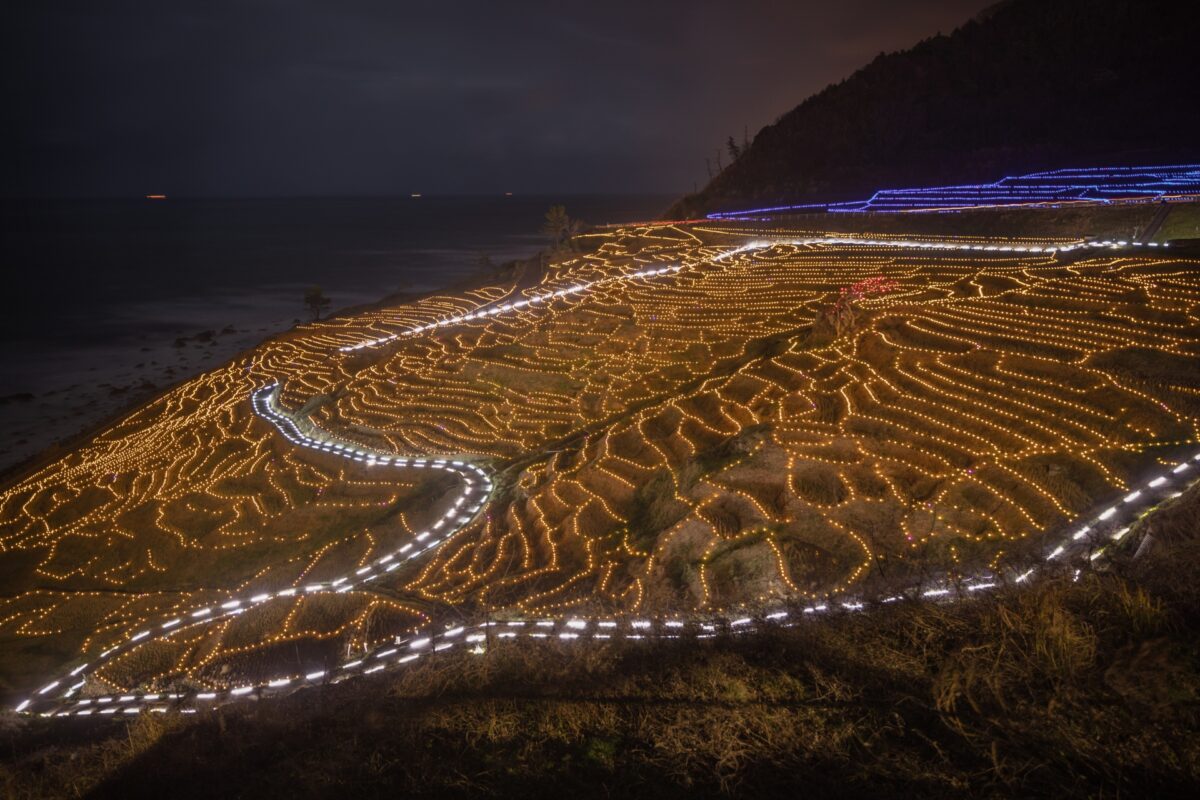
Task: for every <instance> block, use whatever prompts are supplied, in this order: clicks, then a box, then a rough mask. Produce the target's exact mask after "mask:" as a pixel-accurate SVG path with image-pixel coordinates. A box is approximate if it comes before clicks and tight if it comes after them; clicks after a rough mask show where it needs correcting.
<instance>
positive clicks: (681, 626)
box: [15, 237, 1200, 717]
mask: <svg viewBox="0 0 1200 800" xmlns="http://www.w3.org/2000/svg"><path fill="white" fill-rule="evenodd" d="M781 244H783V245H812V244H832V245H868V246H887V247H906V248H917V249H928V250H964V249H966V250H977V249H978V250H983V251H995V252H1004V253H1009V252H1023V253H1035V254H1036V253H1054V252H1068V251H1069V250H1073V249H1079V248H1089V247H1104V248H1124V247H1127V246H1131V245H1136V244H1138V243H1136V242H1127V241H1108V240H1106V241H1103V242H1079V243H1076V244H1065V245H1064V244H1054V245H1045V246H1035V245H1028V244H1022V245H1007V244H988V245H977V244H965V243H947V242H930V241H911V240H890V239H861V238H851V237H815V238H809V239H791V240H782V239H781V240H761V241H756V242H752V243H749V244H747V245H744V246H742V247H738V248H735V249H732V250H729V251H726V252H725V253H722V254H720V255H718V256H716V257H715V258H714V259H713V261H714V262H719V261H722V260H724V259H727V258H729V257H732V256H734V255H737V254H739V253H743V252H748V251H753V250H758V249H763V248H767V247H772V246H776V245H781ZM680 269H682V266H681V265H676V266H671V267H664V268H661V269H656V270H644V271H643V272H641V273H637V274H631V275H623V276H619V277H617V278H606V279H602V280H600V281H594V282H591V283H584V284H576V285H575V286H572V287H569V288H568V289H564V290H561V291H558V292H554V293H552V294H546V295H541V297H542V299H543V300H546V299H550V298H555V297H562V296H565V295H567V294H577V293H580V292H583V291H586V290H587V289H588V288H590V287H592V286H595V285H597V284H600V283H608V282H610V281H613V280H624V279H628V278H633V277H642V278H644V277H650V276H657V275H662V274H666V273H669V272H677V271H678V270H680ZM531 301H532V298H531ZM514 307H516V304H505V305H503V306H497V307H495V308H493V309H488V311H487V312H486V313H483V312H476V313H475V314H474V315H465V316H462V317H459V318H453V319H450V320H443V321H441V322H438V323H431V324H429V325H426V326H423V327H422V328H421V329H417V330H430V329H433V328H436V327H439V326H442V325H449V324H453V322H454V321H465V320H466V319H469V318H479V317H486V316H492V315H494V314H498V313H503V312H504V311H507V310H513V309H514ZM417 330H414V331H412V332H414V333H415V332H417ZM391 338H396V337H391ZM362 346H370V344H369V343H368V344H365V345H362ZM343 349H346V348H343ZM352 349H357V348H352ZM278 396H279V386H278V384H272V385H269V386H266V387H264V388H262V389H260V390H258V391H256V392H255V393H254V394H253V395H252V397H251V402H252V405H253V407H254V410H255V412H256V413H257V414H258V415H259V416H261V417H263V418H264V419H266V420H268V421H270V422H271V423H272V425H274V426H275V428H276V429H277V430H279V432H280V433H281V434H283V436H284V437H285V438H287V439H288V440H289V441H291V442H292V443H294V444H297V445H299V446H302V447H307V448H310V449H313V450H318V451H321V452H325V453H328V454H331V455H336V456H340V457H342V458H346V459H349V460H352V461H356V462H360V463H363V464H365V465H367V466H369V467H370V466H385V467H387V466H391V467H401V468H428V469H439V470H445V471H448V472H451V473H455V474H457V475H459V477H460V478H461V479H462V480H463V482H464V489H463V493H462V494H461V495H460V496H459V497H458V498H457V500H456V501H455V503H454V506H453V508H451V510H450V511H448V512H447V513H446V515H444V516H443V517H442V518H441V519H440V520H439V521H438V522H436V523H434V525H433V526H431V528H430V530H428V531H422V532H421V533H419V534H417V536H416V540H417V542H418V543H419V545H418V546H414V544H413V543H409V544H406V545H404V546H403V547H401V548H399V549H398V550H396V551H394V552H392V553H390V554H388V555H385V556H383V557H381V558H379V559H376V560H375V561H374V562H373V563H372V565H370V566H367V567H363V568H361V569H359V570H357V571H356V572H354V573H353V574H351V575H345V576H342V577H339V578H336V579H334V580H331V581H326V582H321V583H311V584H308V585H307V586H305V587H303V588H302V589H301V588H297V587H289V588H286V589H282V590H279V591H276V592H264V593H260V594H256V595H254V596H252V597H248V598H245V599H234V600H229V601H227V602H225V603H221V604H220V605H219V606H208V607H205V608H201V609H197V610H195V611H192V612H190V613H187V614H185V615H182V616H177V617H175V618H173V619H170V620H167V621H166V622H163V623H161V624H159V625H157V626H154V627H150V628H146V629H143V630H141V631H139V632H137V633H134V634H132V635H131V636H130V637H129V638H128V639H127V640H126V641H125V642H122V643H121V644H118V645H116V646H114V647H112V648H109V649H108V650H105V651H104V652H102V653H101V654H100V655H99V656H98V657H97V659H96V660H95V661H94V662H92V663H84V664H81V665H79V666H77V667H75V668H74V669H73V670H71V671H70V672H69V673H67V674H66V675H64V676H62V677H60V678H58V679H56V680H53V681H51V682H50V683H48V684H47V685H46V686H44V687H42V688H41V689H39V690H38V691H37V692H36V693H35V694H34V695H33V696H31V697H29V698H27V699H25V700H22V701H21V702H20V703H19V704H18V705H17V706H16V708H15V710H16V711H17V712H20V713H25V714H37V715H40V716H46V717H62V716H79V717H86V716H92V715H112V714H122V715H124V714H130V715H133V714H139V713H142V712H155V713H165V712H166V711H168V710H171V709H175V710H178V711H180V712H182V713H195V712H196V711H197V709H199V708H206V707H214V706H216V705H221V704H225V703H231V702H236V701H240V700H247V699H257V698H261V697H267V696H272V695H280V694H286V693H290V692H291V691H294V690H296V689H299V688H304V687H312V686H319V685H324V684H333V683H340V682H342V681H345V680H348V679H351V678H354V677H359V676H362V675H370V674H375V673H378V672H382V671H384V670H389V669H397V668H400V667H402V666H404V665H407V664H411V663H413V662H415V661H417V660H419V659H421V658H422V657H424V656H427V655H430V654H433V653H438V652H443V651H446V650H450V649H453V648H456V647H463V648H464V649H472V650H475V651H477V652H483V648H485V647H486V646H487V644H489V643H494V642H500V641H506V640H510V639H521V638H523V639H529V640H534V639H544V640H550V639H554V640H559V641H564V642H574V641H594V640H599V641H606V640H631V641H637V640H651V641H652V640H659V639H677V638H681V637H684V636H690V637H695V638H709V637H714V636H717V635H721V634H743V633H751V632H754V631H758V630H760V629H762V628H764V627H766V626H769V625H785V626H786V625H792V624H795V622H796V619H798V618H803V617H806V616H818V615H820V614H823V613H826V612H830V611H843V612H853V611H861V610H864V609H868V608H874V607H879V606H881V605H884V604H890V603H895V602H898V601H902V600H917V599H923V600H927V601H940V602H949V601H954V600H959V599H964V598H969V597H972V596H978V595H979V594H980V593H982V592H986V591H988V590H990V589H994V588H996V587H998V586H1002V585H1005V584H1007V583H1009V582H1010V581H1011V582H1015V583H1018V584H1022V583H1025V582H1026V581H1027V580H1028V579H1029V578H1030V577H1032V576H1033V575H1035V574H1036V573H1037V572H1038V570H1039V569H1054V570H1057V569H1062V568H1065V567H1068V566H1071V565H1075V564H1080V563H1083V562H1084V561H1085V559H1086V562H1089V563H1090V562H1094V561H1096V560H1097V559H1099V558H1101V557H1102V556H1103V555H1104V552H1105V550H1106V549H1107V547H1108V546H1110V545H1111V544H1113V543H1115V542H1118V541H1120V539H1121V538H1123V537H1124V536H1125V534H1126V533H1128V532H1129V529H1130V525H1131V524H1132V522H1133V518H1134V517H1135V515H1136V514H1138V513H1139V512H1141V511H1144V510H1146V509H1149V508H1150V507H1152V506H1154V505H1157V504H1158V503H1160V502H1162V501H1163V500H1164V499H1167V498H1169V497H1177V496H1178V495H1179V494H1180V493H1181V492H1182V490H1183V488H1184V487H1185V486H1186V485H1188V484H1190V483H1192V482H1194V481H1188V480H1187V479H1188V478H1189V477H1190V475H1191V474H1192V473H1191V472H1190V470H1193V469H1196V468H1198V467H1200V452H1197V453H1196V454H1194V455H1193V456H1192V457H1191V458H1190V459H1189V460H1187V461H1183V462H1180V463H1178V464H1176V465H1174V466H1173V467H1171V468H1169V469H1168V471H1166V472H1163V473H1162V474H1160V475H1158V476H1156V477H1154V478H1152V479H1151V480H1149V481H1148V482H1147V483H1146V484H1145V485H1143V486H1142V488H1140V489H1137V490H1135V491H1132V492H1130V493H1129V494H1127V495H1125V496H1124V497H1123V498H1122V499H1121V500H1119V501H1118V502H1116V503H1114V504H1113V505H1111V506H1110V507H1108V508H1106V509H1104V510H1103V511H1101V512H1100V513H1099V514H1098V515H1096V516H1095V517H1093V518H1092V519H1091V520H1090V521H1089V522H1087V523H1086V524H1081V523H1082V520H1080V521H1077V522H1076V523H1075V524H1074V525H1072V526H1070V527H1072V528H1074V531H1073V532H1072V533H1070V534H1069V535H1068V536H1067V537H1066V538H1065V539H1064V540H1062V541H1061V543H1059V544H1058V545H1057V546H1055V547H1054V548H1053V549H1051V550H1049V552H1047V553H1046V554H1045V555H1044V566H1043V567H1040V568H1039V567H1032V568H1029V569H1026V570H1024V571H1022V572H1020V573H1019V574H1016V573H1015V571H1013V572H1012V573H1003V574H1001V573H996V572H984V573H981V574H978V575H975V576H972V577H966V578H958V579H955V580H948V581H945V582H943V583H940V584H934V585H929V584H925V585H920V586H915V587H910V588H909V589H905V590H899V591H897V592H896V593H895V594H892V595H890V596H887V597H883V598H873V597H872V598H868V597H864V596H863V595H861V594H840V595H834V596H831V597H829V598H828V599H827V600H825V601H824V602H821V603H814V604H810V605H808V606H804V607H801V608H790V607H789V608H777V609H775V610H771V611H767V612H764V613H763V615H762V616H760V617H751V616H745V617H739V618H729V617H723V616H707V617H705V616H699V615H693V616H690V617H687V618H648V619H616V618H609V619H605V618H595V617H583V616H580V615H576V616H571V617H557V618H540V619H534V620H508V621H492V620H488V621H484V622H479V623H475V624H473V625H469V626H467V625H456V626H452V627H449V628H444V629H442V630H440V631H437V630H434V629H432V628H430V629H426V630H425V631H423V632H421V633H417V634H413V635H411V636H404V637H397V638H396V639H395V640H394V641H393V642H389V643H387V644H385V645H380V646H378V647H376V648H374V649H373V650H371V651H368V652H366V653H364V654H362V655H361V656H357V657H355V658H353V659H349V660H347V661H345V662H343V663H341V664H339V665H338V666H337V667H334V668H332V669H330V670H317V671H314V672H307V673H304V674H288V675H279V676H276V677H274V678H270V679H267V680H264V681H262V682H258V683H249V684H244V685H240V686H234V687H230V688H227V689H223V690H212V691H197V690H187V691H170V692H166V691H164V692H152V693H143V692H132V693H126V694H107V695H99V696H93V697H86V698H77V697H76V695H77V693H78V692H79V691H80V689H82V688H83V686H84V683H85V682H86V678H87V677H88V676H89V675H90V674H91V673H93V672H95V671H96V670H97V669H99V668H101V667H102V666H103V665H104V664H105V663H107V662H108V661H110V660H111V659H112V658H113V657H114V656H117V655H120V654H123V653H125V652H127V651H129V650H131V649H133V648H135V647H139V646H141V645H143V644H146V643H147V642H150V641H154V640H156V639H165V638H168V637H171V636H173V635H175V634H176V633H178V632H179V631H183V630H189V629H194V628H196V627H199V626H203V625H209V624H211V623H212V622H214V621H216V620H220V619H228V618H231V617H234V616H237V615H240V614H242V613H245V611H247V610H248V609H250V608H253V607H255V606H259V605H261V604H263V603H266V602H269V601H271V600H273V599H277V598H281V597H294V596H296V595H299V594H319V593H344V592H349V591H351V590H353V589H355V588H358V587H362V586H365V585H366V584H368V583H369V582H371V581H374V580H376V579H378V578H380V577H382V576H384V575H386V574H387V573H389V572H392V571H394V570H396V569H398V568H399V567H400V566H401V565H403V564H404V563H406V562H408V561H410V560H412V559H414V558H416V557H418V556H420V555H424V554H427V553H429V552H430V551H431V550H433V549H434V548H436V547H437V546H438V545H440V544H441V543H443V542H445V540H446V539H447V538H449V537H450V536H451V535H453V534H454V533H456V532H457V531H459V530H461V529H462V528H463V527H464V526H465V525H467V524H468V523H470V522H471V520H473V519H474V517H475V515H477V514H478V513H479V511H480V510H481V509H482V507H483V505H484V504H485V503H486V500H487V497H488V496H489V495H490V493H491V491H492V487H493V484H492V481H491V478H490V477H489V476H488V474H487V473H486V472H485V471H484V470H483V469H482V468H480V467H478V466H476V465H474V464H470V463H469V462H466V461H461V460H448V459H446V458H436V459H431V458H403V457H397V456H395V455H394V454H388V453H383V452H380V451H377V450H372V449H369V448H364V447H361V446H360V445H357V444H356V443H352V442H345V441H340V440H337V439H335V438H333V437H329V436H326V435H323V434H322V433H320V432H316V429H315V428H310V425H311V424H302V423H301V422H300V421H298V420H297V419H296V418H295V417H293V416H292V415H291V414H289V413H288V412H286V411H284V410H283V409H282V408H281V407H280V406H279V404H278ZM310 429H311V430H313V431H314V433H315V435H310V434H309V433H306V432H305V431H306V430H310ZM472 501H473V502H472ZM464 506H466V508H465V509H464ZM452 520H453V524H451V521H452ZM1076 526H1079V527H1076ZM442 528H445V530H444V531H443V530H441V529H442ZM466 646H470V647H469V648H467V647H466ZM63 687H65V689H64V690H63V691H61V692H60V693H58V694H51V693H52V692H55V690H58V689H63Z"/></svg>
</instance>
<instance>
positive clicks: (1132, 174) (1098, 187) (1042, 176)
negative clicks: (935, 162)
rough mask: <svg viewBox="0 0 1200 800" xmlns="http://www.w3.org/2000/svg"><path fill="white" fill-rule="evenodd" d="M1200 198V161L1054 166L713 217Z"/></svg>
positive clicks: (719, 214) (726, 212) (754, 209)
mask: <svg viewBox="0 0 1200 800" xmlns="http://www.w3.org/2000/svg"><path fill="white" fill-rule="evenodd" d="M1198 197H1200V164H1177V165H1171V166H1157V167H1092V168H1086V169H1056V170H1051V171H1049V172H1033V173H1030V174H1028V175H1014V176H1009V177H1007V178H1002V179H1000V180H998V181H996V182H995V183H976V184H961V185H956V186H926V187H921V188H915V189H881V190H879V191H877V192H875V194H873V195H871V197H869V198H868V199H866V200H852V201H847V202H840V203H799V204H796V205H787V206H769V207H766V208H753V209H748V210H745V211H722V212H716V213H713V214H709V215H708V218H709V219H739V218H742V217H754V216H761V215H764V214H778V213H789V212H821V211H827V212H835V213H836V212H842V213H846V212H883V213H888V212H892V213H897V212H910V213H911V212H931V211H932V212H937V211H961V210H963V209H970V208H993V207H997V206H1019V205H1034V206H1044V205H1058V204H1066V203H1070V204H1074V203H1083V204H1096V205H1110V204H1114V203H1152V202H1157V201H1160V200H1174V201H1180V200H1194V199H1197V198H1198Z"/></svg>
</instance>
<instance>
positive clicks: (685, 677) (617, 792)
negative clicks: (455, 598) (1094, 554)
mask: <svg viewBox="0 0 1200 800" xmlns="http://www.w3.org/2000/svg"><path fill="white" fill-rule="evenodd" d="M1198 508H1200V490H1198V489H1195V488H1193V489H1192V490H1191V491H1189V492H1188V493H1186V494H1185V495H1184V496H1183V497H1181V498H1178V499H1176V500H1174V501H1172V502H1170V503H1169V504H1168V505H1166V506H1165V507H1163V508H1162V509H1161V511H1159V512H1158V513H1156V514H1154V515H1152V516H1151V517H1149V518H1147V519H1146V520H1145V521H1144V522H1143V523H1141V524H1139V526H1138V529H1137V530H1135V532H1134V533H1133V534H1132V535H1131V536H1129V537H1128V538H1127V539H1126V540H1125V541H1124V542H1123V543H1122V547H1121V551H1122V552H1121V553H1120V554H1119V555H1118V556H1117V557H1116V558H1115V559H1114V560H1113V562H1112V563H1111V566H1110V568H1109V569H1107V570H1106V571H1105V572H1102V573H1098V574H1093V573H1089V574H1087V575H1086V576H1085V577H1083V578H1082V579H1080V580H1078V581H1073V580H1070V579H1069V577H1068V576H1065V575H1064V576H1062V577H1060V578H1058V579H1055V580H1050V581H1046V582H1044V583H1042V584H1040V585H1038V586H1036V587H1033V588H1031V589H1026V590H1019V591H1006V592H1004V593H1002V594H1000V595H997V596H995V597H992V598H988V599H986V600H980V601H978V602H972V603H963V604H955V605H951V606H945V605H937V604H931V603H921V602H913V603H905V604H903V605H899V606H893V607H891V608H890V609H887V610H879V611H877V612H876V613H873V614H868V615H839V616H835V617H831V618H827V619H825V620H822V621H821V622H815V623H811V624H803V625H799V626H797V627H792V628H782V627H781V628H775V629H772V630H770V631H768V632H766V633H764V634H763V635H760V636H752V637H728V636H727V637H721V638H718V639H715V640H711V641H709V642H707V643H702V642H698V641H695V640H685V641H677V642H670V643H668V642H660V643H658V644H657V645H647V644H644V643H643V644H639V645H633V644H626V645H605V646H597V647H594V648H588V649H583V650H580V649H577V648H574V647H570V646H563V645H560V644H557V643H547V644H544V645H539V646H528V645H522V646H517V645H507V646H505V645H501V646H499V647H497V648H495V649H493V650H490V651H488V652H487V653H486V654H480V655H474V654H470V653H467V652H465V651H457V652H452V653H449V654H446V655H445V656H443V657H442V658H441V660H440V661H439V662H437V663H430V664H427V665H425V666H423V667H420V668H418V669H417V670H413V671H409V672H403V673H399V674H392V675H387V674H385V675H384V676H381V677H380V678H379V679H378V680H376V681H370V682H361V681H360V682H355V683H348V684H344V685H342V686H335V687H329V688H328V689H327V690H325V691H324V692H322V693H320V694H318V695H315V696H314V695H313V694H312V693H310V692H300V693H297V694H293V695H291V696H287V697H281V698H276V699H263V700H262V701H260V702H259V703H256V704H254V706H252V707H245V706H242V707H237V706H233V707H227V708H222V709H219V710H214V711H209V712H204V713H200V714H196V715H193V716H190V717H189V716H183V715H180V714H163V715H153V714H149V715H141V716H140V717H137V718H135V719H132V720H121V719H109V720H103V719H98V720H91V721H89V722H88V723H87V724H84V725H80V724H78V723H79V722H81V721H76V724H75V725H74V726H73V727H71V728H69V729H66V730H69V733H67V734H64V733H63V731H64V728H63V727H62V724H63V723H62V720H46V719H37V718H34V719H30V720H18V719H15V718H13V717H11V716H8V717H0V743H2V744H3V751H4V756H2V757H0V788H2V789H3V790H4V791H5V793H6V797H11V798H31V799H32V798H43V797H77V796H88V797H94V798H100V797H112V798H135V797H163V796H167V795H170V796H171V797H174V798H184V797H213V796H222V797H274V796H279V795H284V794H286V795H288V796H292V797H297V798H301V797H346V796H352V797H398V796H413V797H422V796H428V797H506V796H513V797H555V798H557V797H561V796H563V794H564V792H568V793H570V794H571V795H573V796H576V797H581V798H582V797H646V796H653V797H655V798H670V797H696V796H718V795H720V796H735V797H776V796H778V797H795V796H797V789H798V788H800V787H803V791H804V794H805V796H810V797H874V798H892V797H914V796H920V797H931V798H940V797H947V798H951V797H952V798H964V797H980V798H985V797H1012V796H1020V797H1033V796H1051V795H1057V796H1061V797H1094V796H1104V797H1107V796H1121V797H1176V796H1187V795H1188V791H1189V790H1188V789H1187V787H1188V786H1195V783H1196V781H1197V780H1198V779H1200V769H1198V767H1197V765H1198V764H1200V751H1198V747H1200V739H1198V738H1197V736H1196V729H1197V728H1196V726H1197V713H1196V710H1197V704H1196V699H1197V697H1198V696H1200V671H1198V669H1197V663H1198V662H1197V660H1196V637H1197V634H1200V628H1198V626H1197V620H1200V614H1198V613H1197V612H1198V610H1200V609H1198V607H1197V602H1198V600H1200V597H1198V596H1197V593H1196V591H1195V581H1194V580H1193V578H1194V575H1195V569H1196V558H1197V553H1198V551H1197V549H1196V541H1197V540H1196V535H1197V526H1196V524H1195V520H1196V514H1197V509H1198ZM1147 535H1153V536H1154V537H1155V539H1156V540H1157V541H1158V542H1159V546H1158V547H1156V548H1153V549H1152V550H1151V551H1150V553H1149V554H1148V555H1143V556H1141V557H1139V558H1136V559H1135V558H1133V557H1132V554H1133V553H1134V552H1135V551H1137V550H1138V548H1139V546H1140V543H1141V542H1144V541H1145V539H1146V536H1147ZM648 648H652V649H648Z"/></svg>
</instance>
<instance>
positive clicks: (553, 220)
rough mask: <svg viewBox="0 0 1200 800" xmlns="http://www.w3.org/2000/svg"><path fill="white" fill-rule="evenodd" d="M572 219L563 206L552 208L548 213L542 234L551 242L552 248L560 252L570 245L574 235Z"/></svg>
mask: <svg viewBox="0 0 1200 800" xmlns="http://www.w3.org/2000/svg"><path fill="white" fill-rule="evenodd" d="M571 229H572V222H571V218H570V217H569V216H567V209H566V208H565V207H563V206H550V210H549V211H547V212H546V221H545V222H544V223H542V233H543V234H545V236H546V238H548V239H549V240H550V244H551V246H552V247H553V248H554V249H555V250H558V249H560V248H562V246H563V245H564V244H566V243H568V242H569V241H570V239H571V233H572V230H571Z"/></svg>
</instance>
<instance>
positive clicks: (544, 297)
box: [338, 264, 683, 353]
mask: <svg viewBox="0 0 1200 800" xmlns="http://www.w3.org/2000/svg"><path fill="white" fill-rule="evenodd" d="M681 269H683V266H682V265H681V264H674V265H672V266H669V267H659V268H658V269H643V270H640V271H638V272H631V273H629V274H628V275H614V276H612V277H609V278H601V279H599V280H595V281H587V282H584V283H576V284H574V285H573V286H568V287H567V288H565V289H559V290H558V291H555V292H540V293H538V294H533V295H530V296H529V297H526V298H525V299H524V300H516V301H513V302H509V303H502V304H500V305H497V306H491V307H486V306H485V307H482V308H480V309H478V310H476V311H472V312H471V313H470V314H459V315H457V316H454V317H449V318H447V319H439V320H436V321H434V322H430V323H428V324H426V325H421V326H420V327H416V328H409V329H407V330H404V331H401V332H400V333H393V334H391V335H389V336H383V337H380V338H378V339H369V340H367V341H365V342H359V343H358V344H352V345H347V346H345V347H340V348H338V349H339V350H340V351H342V352H343V353H347V352H351V351H354V350H362V349H363V348H367V347H378V346H379V345H381V344H387V343H388V342H391V341H394V340H395V339H399V338H400V337H401V336H412V335H414V334H418V333H424V332H426V331H431V330H436V329H437V328H444V327H446V326H447V325H457V324H459V323H460V322H470V321H471V320H474V319H487V318H488V317H494V316H497V315H500V314H505V313H508V312H511V311H519V310H521V309H523V308H526V307H529V306H536V305H539V304H541V303H548V302H551V301H552V300H557V299H558V298H560V297H568V296H570V295H574V294H580V293H582V292H586V291H588V290H589V289H594V288H595V287H597V286H602V285H606V284H612V283H617V282H618V281H627V280H637V279H644V278H657V277H658V276H660V275H666V274H669V273H673V272H678V271H679V270H681Z"/></svg>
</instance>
